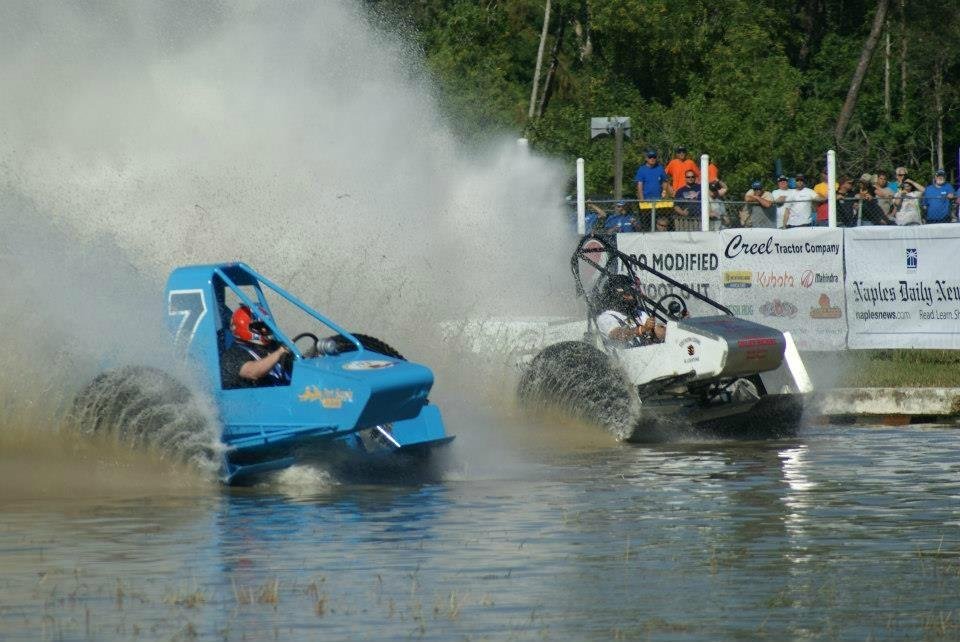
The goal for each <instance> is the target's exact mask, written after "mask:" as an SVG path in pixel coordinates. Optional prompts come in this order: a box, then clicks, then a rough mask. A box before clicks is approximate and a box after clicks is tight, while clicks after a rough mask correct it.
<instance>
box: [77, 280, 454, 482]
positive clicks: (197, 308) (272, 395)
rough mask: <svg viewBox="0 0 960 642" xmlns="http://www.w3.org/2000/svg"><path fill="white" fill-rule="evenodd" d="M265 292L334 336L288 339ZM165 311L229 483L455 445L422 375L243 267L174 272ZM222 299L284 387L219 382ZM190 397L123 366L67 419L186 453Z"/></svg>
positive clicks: (191, 428) (225, 330)
mask: <svg viewBox="0 0 960 642" xmlns="http://www.w3.org/2000/svg"><path fill="white" fill-rule="evenodd" d="M265 291H269V292H270V293H272V294H271V297H270V298H273V299H274V300H278V299H277V297H279V298H280V299H283V300H285V301H286V302H287V303H288V304H290V306H293V308H297V309H299V310H300V311H301V312H302V313H304V314H305V315H307V316H308V317H311V318H312V319H313V320H315V321H316V322H319V323H320V324H322V326H324V327H325V328H329V329H330V330H332V331H333V332H335V333H336V334H334V335H332V336H330V337H327V338H325V339H321V338H319V337H318V336H317V335H316V334H314V333H312V332H301V333H299V334H297V335H295V336H293V337H292V338H291V337H288V336H287V335H286V334H284V333H283V332H282V331H281V329H280V328H279V327H278V324H277V322H276V320H275V316H274V314H273V313H272V312H271V309H270V305H269V302H268V297H267V296H266V293H265ZM166 304H167V305H166V307H167V324H168V326H169V328H170V331H171V333H172V335H173V341H174V343H175V347H176V348H177V350H178V351H179V352H181V353H183V354H185V355H186V356H187V357H188V358H189V359H190V362H191V363H193V364H196V365H197V366H198V368H199V370H200V372H201V380H202V381H205V382H206V387H207V389H208V391H209V393H210V396H211V398H212V399H213V401H214V403H215V407H216V412H217V415H218V420H219V424H220V435H219V441H220V442H221V445H220V446H219V447H218V448H216V449H215V450H216V452H211V451H210V448H209V444H207V445H206V446H200V447H203V448H206V450H207V452H206V456H207V457H208V458H214V459H219V462H218V463H219V467H220V474H221V478H222V479H223V480H224V481H225V482H227V483H231V484H242V483H249V482H250V481H253V480H256V479H257V478H258V476H260V475H262V474H263V473H265V472H269V471H273V470H279V469H283V468H286V467H289V466H291V465H293V464H295V463H297V462H300V461H308V460H310V459H313V458H317V457H323V456H325V455H330V454H331V453H338V454H339V455H340V456H341V457H347V458H349V460H350V461H354V462H359V463H361V464H362V463H364V462H370V461H371V460H376V461H381V460H387V461H397V459H398V458H397V457H396V456H397V455H400V457H399V459H403V460H404V461H407V460H408V459H410V458H413V460H414V461H418V462H419V461H421V460H422V459H423V458H425V457H426V456H427V455H429V454H430V452H431V451H432V450H433V449H434V448H435V447H437V446H442V445H445V444H447V443H449V442H450V441H452V440H453V437H452V436H448V435H447V434H446V432H445V429H444V425H443V420H442V418H441V416H440V411H439V409H438V408H437V407H436V406H434V405H432V404H430V402H429V401H428V398H427V396H428V394H429V392H430V389H431V387H432V385H433V373H432V371H431V370H430V369H429V368H427V367H426V366H423V365H419V364H416V363H412V362H410V361H407V360H406V359H404V358H403V357H402V356H401V355H400V353H398V352H397V351H396V350H394V349H393V348H391V347H390V346H389V345H387V344H386V343H384V342H382V341H380V340H378V339H375V338H373V337H370V336H367V335H363V334H354V333H350V332H347V331H346V330H344V329H343V328H341V327H339V326H338V325H336V324H335V323H334V322H333V321H331V320H330V319H328V318H327V317H325V316H323V315H322V314H320V313H319V312H317V311H315V310H313V309H312V308H310V307H309V306H307V305H306V304H305V303H303V302H302V301H300V300H299V299H298V298H296V297H294V296H293V295H291V294H290V293H288V292H286V291H285V290H284V289H283V288H281V287H280V286H278V285H277V284H275V283H273V282H272V281H270V280H268V279H267V278H265V277H264V276H262V275H260V274H259V273H257V272H256V271H254V270H253V269H252V268H250V267H249V266H247V265H245V264H243V263H226V264H217V265H197V266H189V267H181V268H178V269H176V270H174V271H173V272H172V273H171V275H170V277H169V279H168V280H167V287H166ZM231 304H233V305H234V306H237V305H246V306H248V307H249V308H250V309H251V310H252V311H254V312H253V314H254V316H255V317H256V318H257V320H259V321H262V322H263V323H265V324H266V325H267V326H268V327H269V328H270V330H271V331H272V333H273V336H274V339H275V340H276V341H277V342H279V343H280V344H283V345H284V346H286V347H287V349H288V350H289V351H290V355H288V356H287V358H286V361H285V363H284V364H283V365H284V367H285V369H286V370H287V372H288V373H289V374H290V377H289V384H285V385H270V386H265V387H250V388H236V389H225V388H224V387H223V385H222V382H221V373H220V364H221V357H222V355H223V353H224V351H225V350H227V348H229V346H230V345H231V343H232V341H233V336H232V334H231V332H230V327H229V326H230V318H231V315H232V313H233V310H232V309H231V308H230V305H231ZM287 307H289V306H284V309H286V308H287ZM297 316H298V317H299V316H301V315H297ZM301 345H303V346H304V347H303V348H301ZM190 396H191V394H190V392H189V390H188V389H187V388H186V387H185V386H183V385H182V384H180V383H178V382H177V381H175V380H174V379H173V378H172V377H171V376H170V375H167V374H166V373H163V372H160V371H158V370H154V369H152V368H124V369H120V370H116V371H112V372H108V373H104V374H102V375H100V376H99V377H98V378H97V379H95V380H94V381H93V382H92V383H91V384H90V385H89V386H88V387H87V388H86V389H85V390H84V391H83V392H82V393H81V394H80V395H78V397H77V401H76V402H75V404H74V417H75V420H77V422H78V424H79V425H80V427H81V429H82V430H85V431H87V432H95V431H98V430H100V431H103V430H113V431H115V432H116V433H117V434H118V436H120V437H121V438H126V439H127V440H128V441H133V442H135V443H141V444H148V445H150V444H153V445H160V446H161V447H171V446H172V447H174V448H178V447H179V448H181V449H182V450H183V449H186V450H189V449H190V443H191V442H196V440H197V434H196V433H197V432H199V431H200V430H201V429H200V428H199V427H198V423H200V421H199V420H198V419H197V418H196V417H195V416H194V417H193V418H191V419H189V420H187V421H184V420H183V418H182V416H181V415H182V414H183V413H182V412H181V411H180V408H178V405H179V406H180V407H182V406H183V404H184V403H185V402H187V401H188V400H189V398H190ZM164 433H166V434H165V436H159V435H161V434H164ZM196 446H197V444H196V443H194V447H196ZM406 456H410V457H406Z"/></svg>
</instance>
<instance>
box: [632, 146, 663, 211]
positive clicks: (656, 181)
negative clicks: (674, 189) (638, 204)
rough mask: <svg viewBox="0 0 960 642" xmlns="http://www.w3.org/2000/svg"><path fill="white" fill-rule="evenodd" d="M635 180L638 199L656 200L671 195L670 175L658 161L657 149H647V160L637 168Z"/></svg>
mask: <svg viewBox="0 0 960 642" xmlns="http://www.w3.org/2000/svg"><path fill="white" fill-rule="evenodd" d="M633 180H634V182H636V184H637V200H638V201H654V202H656V201H658V200H660V199H661V198H664V197H666V196H668V195H669V193H668V191H667V190H668V189H670V188H669V185H670V177H669V176H667V173H666V172H665V171H664V170H663V166H662V165H661V164H660V163H659V162H658V161H657V152H656V151H655V150H652V149H648V150H647V161H646V163H644V164H643V165H641V166H640V167H638V168H637V173H636V175H634V177H633Z"/></svg>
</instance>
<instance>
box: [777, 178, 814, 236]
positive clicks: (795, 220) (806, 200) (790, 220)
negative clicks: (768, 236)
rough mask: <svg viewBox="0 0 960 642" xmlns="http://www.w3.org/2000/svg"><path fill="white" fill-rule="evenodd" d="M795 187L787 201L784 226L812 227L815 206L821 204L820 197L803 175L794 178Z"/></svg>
mask: <svg viewBox="0 0 960 642" xmlns="http://www.w3.org/2000/svg"><path fill="white" fill-rule="evenodd" d="M793 180H794V183H795V185H796V187H794V188H793V189H792V190H791V192H790V196H789V198H787V200H786V211H785V212H784V216H783V226H784V227H786V228H792V227H810V226H811V225H813V222H814V218H813V216H814V212H813V208H814V204H815V203H818V202H820V196H819V195H818V194H817V193H816V192H814V191H813V190H812V189H810V188H809V187H807V179H806V177H805V176H804V175H803V174H797V175H796V176H795V177H794V179H793Z"/></svg>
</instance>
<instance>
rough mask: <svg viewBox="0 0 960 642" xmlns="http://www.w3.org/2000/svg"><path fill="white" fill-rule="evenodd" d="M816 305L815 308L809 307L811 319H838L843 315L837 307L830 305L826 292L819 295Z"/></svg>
mask: <svg viewBox="0 0 960 642" xmlns="http://www.w3.org/2000/svg"><path fill="white" fill-rule="evenodd" d="M817 305H818V307H816V308H810V318H811V319H839V318H840V317H841V316H842V315H843V313H842V312H841V311H840V308H839V307H837V306H835V305H830V297H828V296H827V295H826V294H821V295H820V298H819V299H817Z"/></svg>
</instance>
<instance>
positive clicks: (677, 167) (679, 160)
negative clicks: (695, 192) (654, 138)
mask: <svg viewBox="0 0 960 642" xmlns="http://www.w3.org/2000/svg"><path fill="white" fill-rule="evenodd" d="M665 169H666V172H667V176H669V177H670V180H671V182H672V183H673V185H672V187H673V191H674V193H676V191H677V190H678V189H680V188H681V187H683V186H684V185H686V182H687V181H686V174H687V172H690V171H692V172H693V173H694V174H696V175H697V181H699V180H700V168H699V167H697V164H696V163H694V162H693V161H692V160H690V159H689V158H687V148H686V147H677V152H676V155H675V156H674V158H673V160H671V161H670V162H669V163H667V167H666V168H665Z"/></svg>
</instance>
